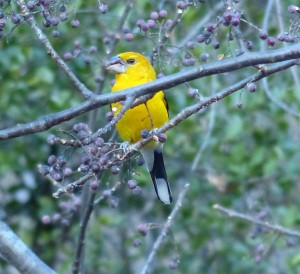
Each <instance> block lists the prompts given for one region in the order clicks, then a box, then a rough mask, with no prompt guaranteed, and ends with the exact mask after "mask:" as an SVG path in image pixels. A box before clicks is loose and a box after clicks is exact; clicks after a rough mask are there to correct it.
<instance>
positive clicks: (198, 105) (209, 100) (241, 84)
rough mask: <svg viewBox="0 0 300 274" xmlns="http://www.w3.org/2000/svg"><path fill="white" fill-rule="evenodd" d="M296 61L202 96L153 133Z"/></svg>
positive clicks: (169, 127)
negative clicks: (210, 94)
mask: <svg viewBox="0 0 300 274" xmlns="http://www.w3.org/2000/svg"><path fill="white" fill-rule="evenodd" d="M297 62H298V61H297V60H292V61H288V62H285V63H284V64H279V65H278V64H276V65H272V66H270V67H268V68H267V67H265V68H264V70H261V71H259V72H257V73H256V74H253V75H251V76H249V77H247V78H245V79H243V80H241V81H240V82H238V83H235V84H233V85H232V86H230V87H227V88H225V89H223V90H221V91H220V92H218V93H216V94H213V95H212V96H210V97H207V98H204V99H202V100H201V101H199V102H198V103H196V104H194V105H192V106H189V107H186V108H185V109H183V110H182V111H180V112H179V113H178V114H177V115H176V116H175V117H173V118H172V119H170V120H169V121H168V122H167V123H166V124H164V125H163V126H162V127H161V128H159V129H157V130H156V131H155V133H156V134H159V133H162V132H166V131H168V130H170V129H171V128H173V127H174V126H175V125H178V124H179V123H181V122H182V121H184V120H185V119H187V118H188V117H190V116H191V115H193V114H195V113H197V112H199V111H200V110H202V109H204V108H207V107H208V106H210V105H211V104H214V103H216V102H218V101H220V100H221V99H223V98H225V97H226V96H229V95H230V94H232V93H234V92H236V91H238V90H240V89H242V88H244V87H245V86H246V85H247V83H250V82H256V81H258V80H260V79H262V78H264V77H267V76H269V75H271V74H274V73H276V72H278V71H281V70H285V69H288V68H290V67H291V66H294V65H297ZM152 138H153V136H151V135H150V137H148V138H146V139H143V140H141V141H139V142H137V143H135V144H133V145H131V146H130V147H129V148H130V150H132V151H137V150H139V149H141V148H142V147H143V146H144V145H145V144H147V143H148V142H150V141H151V140H152Z"/></svg>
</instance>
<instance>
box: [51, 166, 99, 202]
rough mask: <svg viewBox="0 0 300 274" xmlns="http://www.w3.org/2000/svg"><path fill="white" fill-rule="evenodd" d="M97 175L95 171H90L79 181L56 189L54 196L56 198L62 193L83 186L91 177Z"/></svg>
mask: <svg viewBox="0 0 300 274" xmlns="http://www.w3.org/2000/svg"><path fill="white" fill-rule="evenodd" d="M94 176H95V174H94V173H92V172H89V173H88V174H86V175H84V176H83V177H81V178H80V179H78V180H77V181H75V182H73V183H70V184H67V185H66V186H63V187H60V188H59V189H58V190H57V191H55V192H54V193H53V194H52V196H53V197H54V198H58V197H59V196H61V195H62V194H65V193H68V192H72V191H73V190H74V189H76V188H78V187H81V186H83V185H84V184H85V183H86V182H87V181H88V180H89V179H91V178H93V177H94Z"/></svg>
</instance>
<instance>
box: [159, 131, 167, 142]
mask: <svg viewBox="0 0 300 274" xmlns="http://www.w3.org/2000/svg"><path fill="white" fill-rule="evenodd" d="M157 138H158V141H159V142H160V143H164V142H165V141H167V135H166V134H165V133H159V134H158V135H157Z"/></svg>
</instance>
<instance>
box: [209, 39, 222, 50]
mask: <svg viewBox="0 0 300 274" xmlns="http://www.w3.org/2000/svg"><path fill="white" fill-rule="evenodd" d="M211 45H212V47H213V48H214V49H218V48H219V47H220V43H219V42H218V41H214V42H212V44H211Z"/></svg>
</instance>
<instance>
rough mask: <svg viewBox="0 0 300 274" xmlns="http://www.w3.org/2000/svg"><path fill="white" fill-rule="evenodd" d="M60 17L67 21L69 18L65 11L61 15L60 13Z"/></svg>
mask: <svg viewBox="0 0 300 274" xmlns="http://www.w3.org/2000/svg"><path fill="white" fill-rule="evenodd" d="M59 19H60V21H62V22H63V21H66V20H68V15H67V14H66V13H65V12H62V13H61V14H60V15H59Z"/></svg>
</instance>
